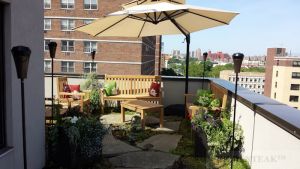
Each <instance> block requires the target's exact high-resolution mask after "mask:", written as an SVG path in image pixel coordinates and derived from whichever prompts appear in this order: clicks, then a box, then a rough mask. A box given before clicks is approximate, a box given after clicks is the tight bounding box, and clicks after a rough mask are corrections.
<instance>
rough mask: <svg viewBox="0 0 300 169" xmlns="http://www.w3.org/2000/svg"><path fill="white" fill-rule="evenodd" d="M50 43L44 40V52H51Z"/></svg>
mask: <svg viewBox="0 0 300 169" xmlns="http://www.w3.org/2000/svg"><path fill="white" fill-rule="evenodd" d="M49 43H50V40H49V39H46V40H44V51H48V50H49V46H48V44H49Z"/></svg>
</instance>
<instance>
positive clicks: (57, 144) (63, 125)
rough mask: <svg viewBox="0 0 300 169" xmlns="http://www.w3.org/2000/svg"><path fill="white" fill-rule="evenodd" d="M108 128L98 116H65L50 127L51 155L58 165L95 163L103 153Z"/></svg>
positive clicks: (49, 143)
mask: <svg viewBox="0 0 300 169" xmlns="http://www.w3.org/2000/svg"><path fill="white" fill-rule="evenodd" d="M105 133H106V129H105V128H104V127H103V125H102V124H101V123H100V121H99V120H98V119H96V118H89V117H77V116H74V117H65V118H62V120H61V121H60V122H59V123H56V124H55V125H54V126H52V127H50V128H49V135H48V137H47V138H48V140H47V141H48V145H49V148H50V150H51V151H50V152H49V156H50V158H51V159H52V160H53V161H54V162H55V163H56V164H57V165H58V166H63V167H69V168H77V167H79V168H80V167H82V166H86V165H93V163H94V162H96V161H97V160H98V159H100V157H101V155H102V140H103V137H104V135H105Z"/></svg>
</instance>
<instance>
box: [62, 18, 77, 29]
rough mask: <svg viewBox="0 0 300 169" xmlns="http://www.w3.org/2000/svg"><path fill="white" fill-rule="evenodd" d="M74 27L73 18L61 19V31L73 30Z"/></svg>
mask: <svg viewBox="0 0 300 169" xmlns="http://www.w3.org/2000/svg"><path fill="white" fill-rule="evenodd" d="M74 28H75V20H72V19H62V20H61V25H60V29H61V30H62V31H73V29H74Z"/></svg>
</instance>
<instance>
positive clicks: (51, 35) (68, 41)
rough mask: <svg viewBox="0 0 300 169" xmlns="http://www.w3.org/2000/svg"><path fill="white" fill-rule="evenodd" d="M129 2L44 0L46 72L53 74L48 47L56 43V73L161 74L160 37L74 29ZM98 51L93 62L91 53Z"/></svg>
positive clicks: (119, 8)
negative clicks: (96, 33) (106, 34)
mask: <svg viewBox="0 0 300 169" xmlns="http://www.w3.org/2000/svg"><path fill="white" fill-rule="evenodd" d="M129 1H130V0H115V1H113V2H112V1H110V0H101V1H100V0H44V71H45V73H50V72H51V69H52V68H51V58H50V57H49V52H48V47H47V44H48V43H49V42H50V41H55V42H57V44H58V46H57V51H56V58H55V59H54V67H53V70H54V73H63V74H84V73H90V72H96V73H97V74H102V75H103V74H137V75H138V74H143V75H150V74H155V73H156V74H158V73H159V71H158V70H159V69H158V68H156V69H157V70H156V71H155V65H156V66H158V65H159V63H160V61H159V59H160V49H157V48H160V42H161V41H160V37H159V36H157V37H155V36H152V37H143V38H120V37H105V38H102V37H101V38H99V37H92V36H90V35H87V34H85V33H82V32H78V31H74V30H73V29H74V28H76V27H78V26H81V25H84V24H88V23H91V22H92V21H94V20H96V19H97V18H100V17H103V16H105V15H107V14H109V13H111V12H114V11H117V10H121V9H122V7H121V6H122V4H124V3H126V2H129ZM92 51H96V55H95V60H94V62H92V58H91V52H92Z"/></svg>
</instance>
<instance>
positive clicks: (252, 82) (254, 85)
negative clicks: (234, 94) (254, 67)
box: [220, 70, 265, 94]
mask: <svg viewBox="0 0 300 169" xmlns="http://www.w3.org/2000/svg"><path fill="white" fill-rule="evenodd" d="M235 78H236V76H235V73H234V72H233V71H232V70H223V71H221V72H220V79H224V80H227V81H230V82H232V83H235ZM264 83H265V73H260V72H241V73H239V78H238V85H239V86H240V87H244V88H246V89H249V90H251V91H253V92H255V93H258V94H264V88H265V84H264Z"/></svg>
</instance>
